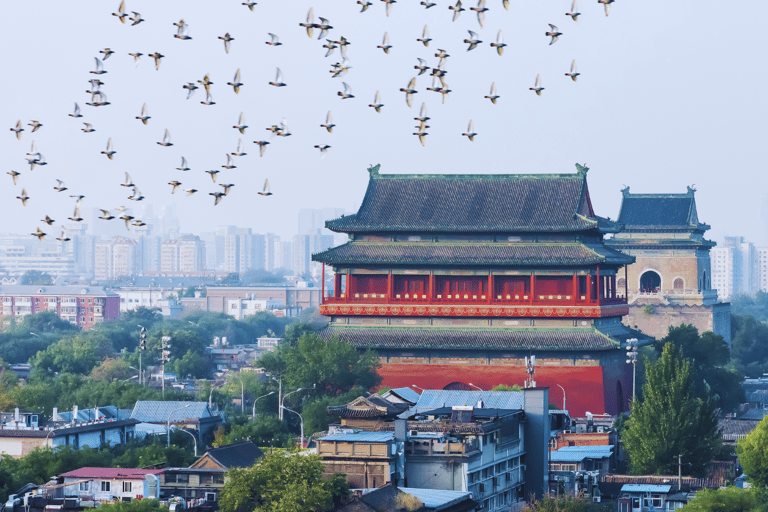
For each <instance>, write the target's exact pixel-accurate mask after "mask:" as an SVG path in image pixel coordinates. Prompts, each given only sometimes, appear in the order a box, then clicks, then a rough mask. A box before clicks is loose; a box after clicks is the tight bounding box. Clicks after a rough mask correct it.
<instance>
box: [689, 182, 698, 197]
mask: <svg viewBox="0 0 768 512" xmlns="http://www.w3.org/2000/svg"><path fill="white" fill-rule="evenodd" d="M695 193H696V184H695V183H694V184H693V185H689V186H688V195H689V196H692V195H694V194H695Z"/></svg>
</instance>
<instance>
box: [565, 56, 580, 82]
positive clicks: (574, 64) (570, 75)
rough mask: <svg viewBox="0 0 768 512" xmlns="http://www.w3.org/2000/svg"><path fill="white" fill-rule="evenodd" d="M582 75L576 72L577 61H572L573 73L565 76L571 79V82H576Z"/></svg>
mask: <svg viewBox="0 0 768 512" xmlns="http://www.w3.org/2000/svg"><path fill="white" fill-rule="evenodd" d="M580 74H581V73H578V72H577V71H576V59H573V61H571V72H570V73H566V74H565V76H569V77H571V80H573V81H574V82H575V81H576V79H577V78H578V77H579V75H580Z"/></svg>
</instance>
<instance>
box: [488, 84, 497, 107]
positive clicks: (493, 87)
mask: <svg viewBox="0 0 768 512" xmlns="http://www.w3.org/2000/svg"><path fill="white" fill-rule="evenodd" d="M485 98H486V99H489V100H491V103H493V104H494V105H495V104H496V100H497V99H499V95H498V94H496V82H491V92H490V94H488V96H485Z"/></svg>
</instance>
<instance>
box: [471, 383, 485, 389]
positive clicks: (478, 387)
mask: <svg viewBox="0 0 768 512" xmlns="http://www.w3.org/2000/svg"><path fill="white" fill-rule="evenodd" d="M469 385H470V386H472V387H473V388H477V389H479V390H480V391H485V390H484V389H483V388H481V387H480V386H475V385H474V384H472V383H471V382H470V383H469Z"/></svg>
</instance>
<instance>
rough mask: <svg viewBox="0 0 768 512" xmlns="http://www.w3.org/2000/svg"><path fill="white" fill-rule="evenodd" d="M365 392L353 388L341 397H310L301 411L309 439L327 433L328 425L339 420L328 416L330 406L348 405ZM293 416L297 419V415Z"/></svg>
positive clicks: (336, 417) (305, 431)
mask: <svg viewBox="0 0 768 512" xmlns="http://www.w3.org/2000/svg"><path fill="white" fill-rule="evenodd" d="M363 391H364V390H363V389H362V388H352V389H351V390H349V391H347V392H346V393H342V394H340V395H320V396H315V397H313V396H310V397H309V398H308V399H307V402H306V403H305V404H304V407H302V409H301V415H302V417H303V418H304V433H305V435H306V436H307V437H309V436H310V435H311V434H313V433H315V432H325V431H326V430H328V425H330V424H331V423H334V422H337V421H338V420H339V418H338V416H333V415H331V414H328V406H329V405H341V404H347V403H349V402H351V401H352V400H354V399H355V398H357V397H359V396H362V395H363ZM291 398H293V397H291ZM291 416H292V417H295V415H291ZM290 419H293V418H290Z"/></svg>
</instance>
